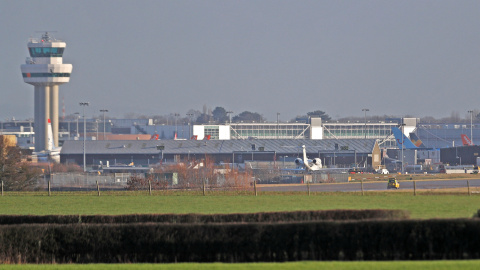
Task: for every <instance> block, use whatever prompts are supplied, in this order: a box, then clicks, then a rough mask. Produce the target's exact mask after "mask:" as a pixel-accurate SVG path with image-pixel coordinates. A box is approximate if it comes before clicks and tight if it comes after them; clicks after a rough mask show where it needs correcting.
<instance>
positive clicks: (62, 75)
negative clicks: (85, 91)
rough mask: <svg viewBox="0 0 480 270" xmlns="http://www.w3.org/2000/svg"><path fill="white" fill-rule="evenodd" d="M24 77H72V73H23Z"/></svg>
mask: <svg viewBox="0 0 480 270" xmlns="http://www.w3.org/2000/svg"><path fill="white" fill-rule="evenodd" d="M22 75H23V78H44V77H70V73H22Z"/></svg>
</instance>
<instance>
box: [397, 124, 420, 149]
mask: <svg viewBox="0 0 480 270" xmlns="http://www.w3.org/2000/svg"><path fill="white" fill-rule="evenodd" d="M392 132H393V135H394V136H395V140H396V141H397V146H398V148H400V149H402V148H403V149H418V148H419V147H418V146H416V145H415V144H413V142H412V141H411V140H410V139H409V138H407V136H405V134H403V132H402V131H401V130H400V129H399V128H398V127H392ZM420 143H421V141H420ZM422 144H423V143H422ZM402 145H403V147H402Z"/></svg>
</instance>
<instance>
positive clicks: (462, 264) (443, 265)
mask: <svg viewBox="0 0 480 270" xmlns="http://www.w3.org/2000/svg"><path fill="white" fill-rule="evenodd" d="M0 266H1V269H3V270H16V269H27V270H30V269H31V270H45V269H48V270H53V269H62V270H63V269H65V270H70V269H80V270H90V269H107V270H108V269H139V270H149V269H173V270H181V269H200V270H201V269H232V270H234V269H262V270H263V269H266V270H268V269H272V270H273V269H275V270H282V269H302V270H308V269H327V270H328V269H360V270H361V269H365V270H371V269H422V270H428V269H479V268H480V261H412V262H406V261H389V262H292V263H290V262H289V263H237V264H224V263H204V264H199V263H198V264H197V263H188V264H183V263H180V264H86V265H81V264H66V265H65V264H64V265H0Z"/></svg>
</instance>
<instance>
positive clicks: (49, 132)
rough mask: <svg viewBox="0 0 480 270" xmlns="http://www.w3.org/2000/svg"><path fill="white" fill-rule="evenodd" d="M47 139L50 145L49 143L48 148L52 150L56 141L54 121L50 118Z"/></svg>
mask: <svg viewBox="0 0 480 270" xmlns="http://www.w3.org/2000/svg"><path fill="white" fill-rule="evenodd" d="M47 129H48V131H47V136H48V138H47V140H48V145H47V150H49V151H52V150H53V149H55V142H54V141H53V131H52V122H51V121H50V119H48V127H47Z"/></svg>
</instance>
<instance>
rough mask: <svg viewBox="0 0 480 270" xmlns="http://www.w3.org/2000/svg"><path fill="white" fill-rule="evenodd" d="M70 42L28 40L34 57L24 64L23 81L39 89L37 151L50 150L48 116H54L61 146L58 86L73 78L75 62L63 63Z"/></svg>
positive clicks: (54, 130)
mask: <svg viewBox="0 0 480 270" xmlns="http://www.w3.org/2000/svg"><path fill="white" fill-rule="evenodd" d="M65 47H66V43H65V42H62V41H60V40H56V39H54V38H52V37H50V35H49V33H48V32H46V33H45V34H43V35H42V38H41V39H34V38H31V39H30V40H29V42H28V51H29V53H30V57H27V60H26V63H25V64H24V65H21V70H22V75H23V80H24V81H25V82H26V83H28V84H31V85H33V86H35V87H34V91H35V101H34V102H35V151H37V152H39V151H43V150H47V146H48V119H51V123H52V133H53V139H54V142H55V146H57V147H58V86H59V85H60V84H64V83H67V82H69V81H70V74H71V73H72V68H73V67H72V65H71V64H63V58H62V57H63V51H64V49H65Z"/></svg>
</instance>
